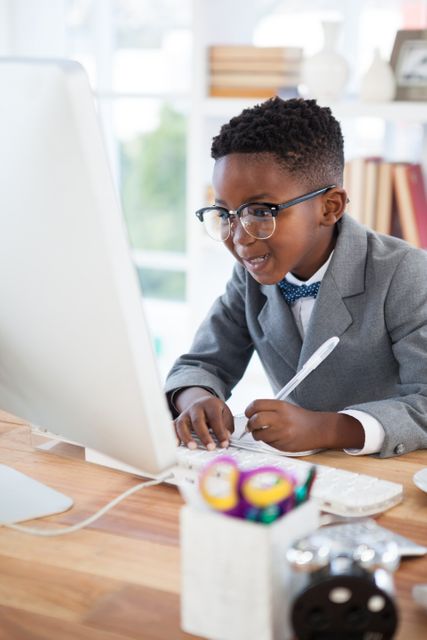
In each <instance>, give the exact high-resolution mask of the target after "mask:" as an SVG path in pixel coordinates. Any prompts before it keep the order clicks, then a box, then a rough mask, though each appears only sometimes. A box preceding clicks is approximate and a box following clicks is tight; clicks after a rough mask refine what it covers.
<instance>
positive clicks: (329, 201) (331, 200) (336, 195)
mask: <svg viewBox="0 0 427 640" xmlns="http://www.w3.org/2000/svg"><path fill="white" fill-rule="evenodd" d="M347 203H348V197H347V192H346V191H345V189H342V188H341V187H334V188H333V189H330V190H329V191H327V192H326V193H325V194H324V195H323V211H322V214H323V224H325V225H326V226H329V225H333V224H335V223H336V222H338V220H339V219H340V218H341V217H342V215H343V213H344V211H345V207H346V205H347Z"/></svg>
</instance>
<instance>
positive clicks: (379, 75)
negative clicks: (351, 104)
mask: <svg viewBox="0 0 427 640" xmlns="http://www.w3.org/2000/svg"><path fill="white" fill-rule="evenodd" d="M395 93H396V80H395V77H394V73H393V70H392V68H391V66H390V65H389V63H388V62H386V61H385V60H383V59H382V58H381V55H380V51H379V49H375V51H374V58H373V60H372V63H371V66H370V67H369V69H368V70H367V72H366V73H365V75H364V76H363V78H362V83H361V86H360V99H361V100H363V101H364V102H388V101H390V100H393V98H394V96H395Z"/></svg>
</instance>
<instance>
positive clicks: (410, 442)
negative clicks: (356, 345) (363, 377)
mask: <svg viewBox="0 0 427 640" xmlns="http://www.w3.org/2000/svg"><path fill="white" fill-rule="evenodd" d="M426 274H427V252H425V251H422V250H418V251H415V250H413V249H412V250H410V251H408V252H407V253H406V254H405V255H404V256H403V258H402V260H401V261H400V263H399V264H398V266H397V268H396V270H395V273H394V274H393V278H392V281H391V283H390V287H389V290H388V292H387V298H386V301H385V308H384V313H385V323H386V326H387V330H388V334H389V336H390V340H391V348H392V350H393V355H394V357H395V359H396V361H397V362H398V364H399V384H398V385H397V386H398V393H397V394H396V395H395V396H394V397H390V398H385V399H383V400H378V401H374V402H365V403H360V404H357V405H356V404H355V405H352V406H349V407H346V409H348V410H356V411H363V412H365V413H368V414H370V415H371V416H373V417H374V418H376V419H377V420H378V421H379V422H380V424H381V425H382V427H383V428H384V442H383V445H382V448H381V451H380V453H379V456H380V457H389V456H393V455H400V454H402V453H407V452H408V451H413V450H415V449H422V448H427V277H426Z"/></svg>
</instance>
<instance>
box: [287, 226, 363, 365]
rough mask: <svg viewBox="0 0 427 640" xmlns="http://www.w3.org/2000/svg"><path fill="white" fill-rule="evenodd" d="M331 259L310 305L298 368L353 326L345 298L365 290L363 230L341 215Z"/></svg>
mask: <svg viewBox="0 0 427 640" xmlns="http://www.w3.org/2000/svg"><path fill="white" fill-rule="evenodd" d="M338 229H339V235H338V238H337V242H336V245H335V250H334V255H333V256H332V260H331V263H330V265H329V268H328V270H327V272H326V273H325V276H324V278H323V280H322V284H321V286H320V289H319V294H318V297H317V300H316V304H315V305H314V309H313V312H312V315H311V318H310V324H309V326H308V330H307V332H306V334H305V337H304V342H303V345H302V349H301V353H300V357H299V362H298V367H299V368H301V366H302V365H303V364H304V363H305V362H306V361H307V360H308V358H309V357H310V356H311V354H312V353H314V351H315V350H316V349H317V348H318V347H320V345H321V344H322V343H323V342H325V340H327V339H328V338H331V337H332V336H338V337H341V336H342V334H343V333H344V332H345V331H346V330H347V329H348V328H349V326H350V325H351V324H352V322H353V318H352V316H351V314H350V312H349V310H348V308H347V306H346V304H345V298H346V297H349V296H354V295H358V294H360V293H363V291H364V290H365V267H366V256H367V235H366V231H365V229H364V228H363V227H362V226H360V225H359V224H357V223H356V222H355V221H354V220H353V219H352V218H350V217H349V216H347V215H346V214H345V215H344V217H343V219H342V222H340V223H339V227H338Z"/></svg>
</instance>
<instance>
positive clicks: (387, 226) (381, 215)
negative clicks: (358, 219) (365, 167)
mask: <svg viewBox="0 0 427 640" xmlns="http://www.w3.org/2000/svg"><path fill="white" fill-rule="evenodd" d="M392 170H393V164H392V163H391V162H385V161H383V162H381V163H380V165H379V167H378V184H377V197H376V207H375V208H376V213H375V230H376V231H378V232H379V233H387V234H391V225H392V210H393V181H392Z"/></svg>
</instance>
